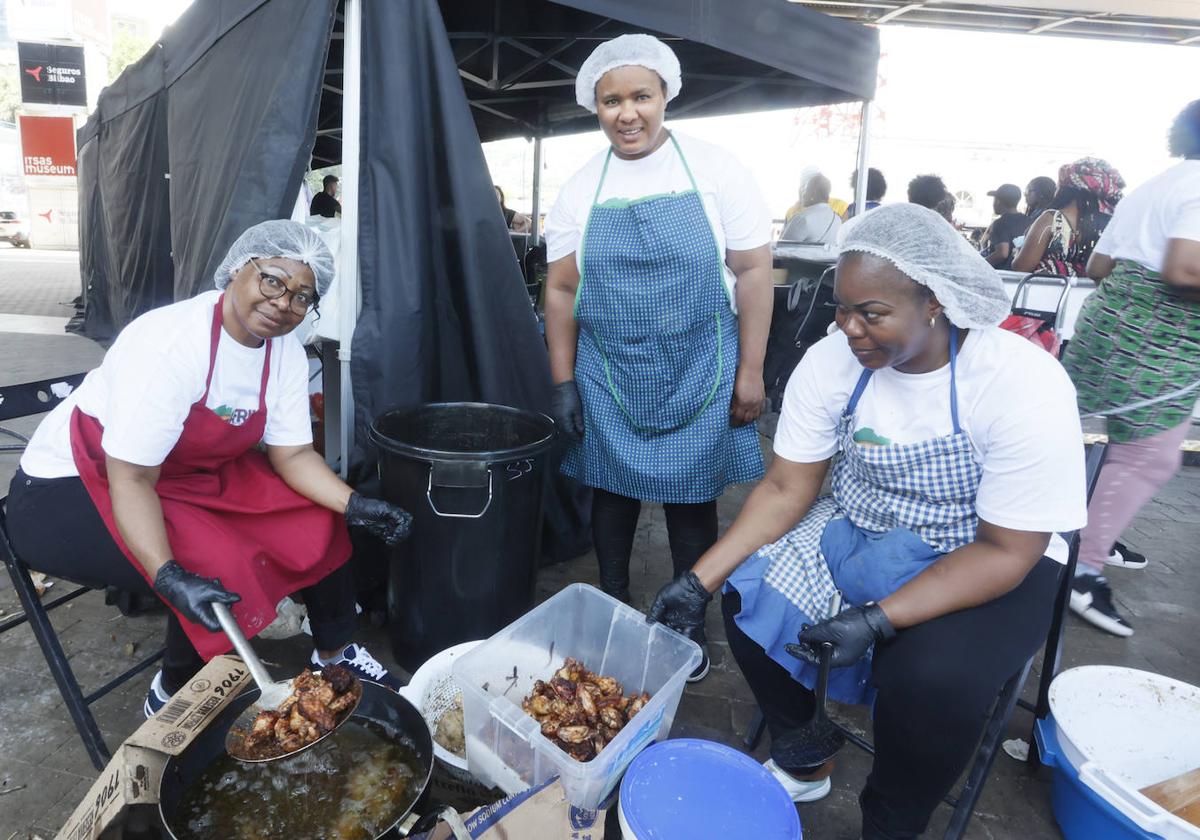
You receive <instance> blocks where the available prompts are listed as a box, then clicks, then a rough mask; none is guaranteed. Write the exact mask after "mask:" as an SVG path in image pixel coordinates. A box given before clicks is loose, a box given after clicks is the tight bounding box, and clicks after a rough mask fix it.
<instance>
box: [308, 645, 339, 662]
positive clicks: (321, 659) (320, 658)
mask: <svg viewBox="0 0 1200 840" xmlns="http://www.w3.org/2000/svg"><path fill="white" fill-rule="evenodd" d="M345 652H346V649H345V648H342V649H341V650H340V651H338V652H337V653H336V654H334V655H333V656H331V657H330V658H329V659H326V658H325V657H324V656H322V655H321V652H320V651H313V655H314V656H315V657H316V658H317V661H318V662H320V663H321V664H322V665H332V664H333V663H335V662H341V661H342V660H343V659H345V658H346V657H345V656H343V654H344V653H345Z"/></svg>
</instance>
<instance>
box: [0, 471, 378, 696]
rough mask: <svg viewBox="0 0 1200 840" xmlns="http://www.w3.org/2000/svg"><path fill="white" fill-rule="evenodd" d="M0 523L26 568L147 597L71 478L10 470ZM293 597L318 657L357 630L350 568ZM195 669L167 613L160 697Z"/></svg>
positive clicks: (194, 656) (195, 659)
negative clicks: (301, 610)
mask: <svg viewBox="0 0 1200 840" xmlns="http://www.w3.org/2000/svg"><path fill="white" fill-rule="evenodd" d="M6 517H7V519H8V536H9V540H10V541H11V542H12V546H13V550H14V551H16V553H17V556H18V557H20V558H21V559H22V560H23V561H24V562H25V563H26V564H27V565H28V566H29V567H30V568H32V569H36V570H37V571H39V572H43V573H44V574H48V575H52V576H54V577H58V578H63V579H65V580H69V581H72V582H74V583H79V584H82V585H84V586H91V587H94V588H96V589H103V588H104V587H107V586H115V587H116V588H118V589H123V590H126V591H128V592H138V593H152V592H153V590H152V589H151V587H150V585H149V584H148V583H146V580H145V578H143V577H142V576H141V574H140V573H139V572H138V571H137V570H136V569H135V568H134V567H133V564H132V563H131V562H130V561H129V558H127V557H126V556H125V555H124V553H122V551H121V549H120V548H118V547H117V544H116V542H115V541H114V540H113V538H112V535H111V534H109V532H108V528H107V527H106V526H105V524H104V520H103V519H101V518H100V514H99V513H98V512H97V510H96V506H95V505H94V504H92V499H91V497H90V496H89V495H88V492H87V489H86V488H85V487H84V486H83V481H82V480H81V479H79V478H78V477H72V478H33V477H31V476H27V475H26V474H25V473H24V472H23V471H21V470H20V469H18V470H17V473H16V475H14V476H13V479H12V483H11V484H10V485H9V489H8V503H7V506H6ZM301 595H302V596H303V598H304V604H305V606H306V607H307V608H308V616H309V624H310V625H311V626H312V632H313V643H314V644H315V646H316V648H317V649H318V650H335V649H338V648H341V647H342V646H343V645H345V644H346V643H348V642H349V641H350V639H351V637H352V636H353V635H354V632H355V630H357V629H358V616H357V614H356V611H355V608H354V601H355V593H354V574H353V572H352V571H351V569H350V564H348V563H347V564H344V565H342V566H341V567H339V568H338V569H337V570H335V571H333V572H331V573H330V574H329V575H327V576H326V577H325V578H323V579H322V580H321V581H319V582H318V583H315V584H313V585H312V586H310V587H308V588H306V589H303V590H301ZM203 665H204V660H203V659H201V658H200V654H198V653H197V652H196V649H195V648H194V647H192V643H191V641H190V640H189V639H188V637H187V634H186V633H184V631H183V625H181V624H180V623H179V619H178V618H176V617H175V613H173V612H170V613H168V614H167V633H166V652H165V653H164V654H163V688H164V690H166V691H167V692H169V693H171V694H174V693H175V692H176V691H178V690H179V689H180V688H182V687H183V685H184V684H186V683H187V682H188V680H190V679H191V678H192V675H193V674H195V673H196V672H197V671H199V670H200V668H201V667H202V666H203Z"/></svg>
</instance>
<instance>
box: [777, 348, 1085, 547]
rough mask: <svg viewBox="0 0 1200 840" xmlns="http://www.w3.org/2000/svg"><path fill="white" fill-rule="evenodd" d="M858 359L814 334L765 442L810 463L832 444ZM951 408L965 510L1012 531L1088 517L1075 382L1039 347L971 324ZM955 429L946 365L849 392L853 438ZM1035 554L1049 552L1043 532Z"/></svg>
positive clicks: (1052, 527) (1065, 525) (918, 436)
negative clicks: (973, 481) (968, 492)
mask: <svg viewBox="0 0 1200 840" xmlns="http://www.w3.org/2000/svg"><path fill="white" fill-rule="evenodd" d="M862 370H863V368H862V365H860V364H859V362H858V360H857V359H856V358H855V357H854V354H853V353H852V352H851V351H850V347H849V344H848V343H847V341H846V336H845V334H843V333H841V332H837V333H834V334H833V335H831V336H828V337H826V338H823V339H821V341H819V342H817V343H816V344H815V345H813V346H812V347H811V348H810V349H809V350H808V352H807V353H805V354H804V358H802V359H801V360H800V364H799V365H797V367H796V370H795V372H794V373H793V374H792V377H791V379H790V380H789V381H788V385H787V391H786V392H785V394H784V398H783V413H782V415H781V416H780V418H779V426H778V428H777V430H776V432H775V453H776V454H777V455H779V456H781V457H783V458H786V459H788V460H789V461H796V462H798V463H813V462H816V461H822V460H824V459H826V458H829V457H830V456H832V455H833V454H834V453H835V452H836V451H837V425H838V419H839V418H840V417H841V414H842V410H843V409H845V407H846V404H847V403H848V402H849V401H850V396H851V394H852V393H853V391H854V386H855V385H856V384H857V383H858V378H859V376H860V375H861V373H862ZM956 382H957V386H958V419H959V425H960V427H961V428H962V430H963V431H964V432H965V433H966V434H967V436H968V437H969V439H970V441H971V447H972V449H973V450H974V455H975V460H976V462H977V463H979V464H980V465H981V466H982V467H983V475H982V478H981V480H980V484H979V491H978V493H977V494H976V497H975V510H976V513H977V514H978V515H979V517H980V518H981V519H984V520H986V521H988V522H991V523H992V524H994V525H999V526H1000V527H1002V528H1012V529H1014V530H1018V531H1043V532H1045V531H1049V532H1052V533H1054V532H1060V531H1072V530H1075V529H1076V528H1081V527H1083V525H1084V524H1085V523H1086V522H1087V504H1086V493H1085V489H1084V464H1083V436H1082V431H1081V429H1080V425H1079V414H1078V411H1077V409H1076V406H1075V387H1074V386H1073V385H1072V384H1071V380H1070V378H1068V376H1067V373H1066V371H1065V370H1063V367H1062V365H1060V364H1059V363H1058V361H1057V360H1056V359H1055V358H1054V357H1053V356H1051V355H1050V354H1049V353H1047V352H1046V351H1045V350H1042V349H1041V348H1039V347H1037V346H1035V345H1034V344H1033V343H1031V342H1029V341H1026V340H1025V339H1023V338H1021V337H1019V336H1017V335H1015V334H1013V333H1010V332H1007V331H1005V330H1001V329H1000V328H999V327H991V328H988V329H976V330H971V332H970V333H968V335H967V338H966V341H964V342H963V347H962V349H961V350H960V351H959V354H958V364H957V375H956ZM953 429H954V425H953V421H952V419H951V415H950V366H949V365H948V364H947V365H945V366H944V367H941V368H939V369H938V370H935V371H931V372H929V373H918V374H906V373H901V372H899V371H897V370H895V369H893V368H884V369H882V370H877V371H875V373H874V374H873V375H872V376H871V379H870V381H869V382H868V383H867V387H866V389H865V390H864V391H863V395H862V397H861V398H860V399H859V401H858V408H857V410H856V415H855V439H856V440H858V441H859V442H872V443H877V444H886V443H917V442H920V441H923V440H928V439H930V438H935V437H942V436H945V435H948V434H951V432H952V431H953ZM1046 554H1047V555H1048V556H1050V557H1053V558H1054V559H1055V560H1057V561H1059V562H1060V563H1065V562H1066V559H1067V546H1066V543H1065V542H1063V540H1062V539H1061V538H1060V537H1058V536H1054V537H1052V538H1051V540H1050V546H1049V548H1047V550H1046Z"/></svg>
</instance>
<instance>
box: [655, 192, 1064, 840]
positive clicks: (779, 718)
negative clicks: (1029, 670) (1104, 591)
mask: <svg viewBox="0 0 1200 840" xmlns="http://www.w3.org/2000/svg"><path fill="white" fill-rule="evenodd" d="M840 239H841V254H840V256H839V257H838V262H837V272H836V277H835V279H834V296H835V298H836V301H837V305H838V306H837V323H838V326H839V327H840V331H839V332H836V333H834V334H833V335H830V336H828V337H826V338H824V339H822V340H821V341H819V342H817V343H816V344H815V345H813V346H812V347H811V348H810V349H809V351H808V352H807V353H806V354H805V355H804V357H803V358H802V359H801V360H800V364H799V366H798V367H797V368H796V370H795V372H794V373H793V374H792V377H791V379H790V380H789V381H788V385H787V392H786V395H785V396H784V401H783V412H782V413H781V415H780V417H779V425H778V428H777V430H776V434H775V442H774V446H775V459H774V460H773V461H772V462H771V467H770V470H769V472H768V473H767V476H766V478H765V479H763V481H761V482H760V483H759V484H758V486H757V487H755V488H754V491H753V492H752V493H751V494H750V496H749V497H748V498H747V499H746V503H745V505H744V506H743V507H742V510H741V512H740V513H739V514H738V516H737V519H736V520H735V521H734V523H733V524H732V525H731V526H730V528H729V530H728V531H726V532H725V534H724V535H723V536H722V537H721V539H720V540H719V541H718V542H717V543H716V545H714V546H713V547H712V548H711V549H709V550H708V551H707V552H705V553H704V556H702V557H701V558H700V560H699V561H698V562H697V563H696V564H695V565H694V566H693V567H692V569H691V570H689V571H687V572H686V573H684V574H682V575H680V576H679V577H677V578H676V579H675V580H674V581H672V582H671V583H669V584H667V585H666V586H665V587H663V588H662V590H660V592H659V595H658V597H657V598H656V599H655V601H654V604H653V606H652V607H651V609H650V612H649V613H648V615H649V617H650V618H651V619H653V620H656V621H662V622H664V623H665V624H667V625H669V626H670V627H672V628H674V629H675V630H680V631H685V632H686V631H687V630H688V629H689V628H690V627H692V626H695V625H696V624H697V623H701V624H702V623H703V621H704V607H705V605H706V604H707V603H708V602H709V600H710V599H711V598H712V594H711V593H715V592H716V591H717V590H722V591H723V593H724V594H723V597H722V601H721V611H722V613H724V617H725V632H726V636H727V638H728V640H729V648H730V650H731V651H732V653H733V656H734V659H736V661H737V664H738V667H739V668H740V669H741V671H742V674H743V675H744V676H745V678H746V681H747V682H748V683H749V685H750V688H751V690H752V691H753V692H754V697H755V699H756V700H757V701H758V705H759V708H760V709H761V710H762V712H763V716H764V718H765V719H766V722H767V727H768V729H769V730H770V733H771V738H772V744H771V756H772V758H771V760H770V761H768V762H767V764H766V766H767V769H768V770H770V772H771V773H772V775H773V776H774V777H775V778H776V779H777V780H778V781H779V782H780V784H782V785H783V787H784V790H786V791H787V792H788V794H789V795H790V796H791V797H792V799H793V801H796V802H811V801H813V800H815V799H820V798H821V797H823V796H825V795H827V794H828V793H829V792H830V788H831V784H830V780H829V774H830V772H831V770H832V766H831V764H830V763H828V762H827V763H826V764H824V765H821V766H819V767H813V766H811V764H810V763H808V762H806V760H805V759H807V758H808V757H809V756H810V755H811V752H808V753H807V754H806V752H805V751H804V749H803V747H804V746H805V744H806V741H807V739H806V733H805V732H804V728H803V727H804V725H805V724H806V723H807V722H808V721H809V719H810V718H811V716H812V714H813V709H814V704H815V699H814V695H813V691H812V686H813V684H814V677H815V674H816V670H817V668H816V666H815V664H814V660H815V659H816V658H817V651H818V650H820V649H821V647H822V645H823V644H825V643H828V645H829V649H830V653H831V656H830V662H831V664H832V666H833V670H832V672H831V674H830V678H829V695H830V697H832V698H833V699H835V700H838V701H840V702H846V703H864V704H872V703H873V709H872V711H871V717H872V720H873V723H874V734H875V755H874V759H873V762H874V763H873V765H872V767H871V773H870V775H868V776H867V780H866V786H865V788H864V789H863V792H862V795H861V796H860V797H859V803H860V805H861V808H862V831H861V833H860V834H859V835H858V836H859V837H862V838H864V840H902V839H903V840H908V839H909V838H915V837H917V836H919V835H920V834H921V832H923V831H924V830H925V828H926V826H927V824H928V822H929V817H930V814H931V813H932V812H933V810H934V809H935V808H936V807H937V806H938V804H939V803H940V802H941V801H942V797H943V796H944V795H945V794H946V792H947V791H948V790H949V789H950V787H951V785H952V784H953V783H954V781H955V780H956V779H957V778H958V776H959V774H960V772H961V771H962V769H963V767H964V765H966V763H967V761H968V760H969V759H970V757H971V754H972V752H973V751H974V750H975V746H976V744H977V742H978V740H979V735H980V731H981V730H982V728H983V723H984V718H985V716H986V715H987V711H988V709H990V708H991V707H992V704H994V703H995V701H996V695H997V693H998V692H999V691H1000V687H1001V686H1002V685H1003V684H1004V682H1005V681H1006V680H1007V679H1009V677H1011V676H1012V675H1013V674H1014V673H1015V672H1017V671H1018V670H1019V669H1020V668H1021V666H1022V665H1023V664H1024V663H1025V662H1027V661H1028V659H1029V657H1030V656H1032V655H1033V654H1034V652H1035V651H1036V650H1037V649H1038V647H1039V646H1040V645H1041V644H1042V642H1043V641H1044V640H1045V638H1046V631H1047V630H1048V628H1049V626H1050V619H1051V614H1052V612H1053V609H1052V603H1053V600H1054V593H1055V592H1056V591H1057V589H1058V582H1059V580H1060V579H1061V576H1062V573H1063V564H1064V563H1065V562H1066V560H1067V544H1066V542H1065V541H1064V540H1063V539H1062V537H1060V536H1058V532H1060V531H1067V530H1071V529H1073V528H1078V527H1081V526H1082V525H1083V524H1084V521H1085V516H1086V507H1085V493H1084V486H1083V485H1084V469H1083V442H1082V433H1081V431H1080V427H1079V416H1078V414H1077V413H1076V410H1075V394H1074V389H1073V388H1072V387H1071V381H1070V379H1068V378H1067V374H1066V372H1065V371H1064V370H1063V369H1062V365H1060V364H1059V363H1058V361H1057V360H1055V359H1054V357H1053V356H1051V355H1050V354H1049V353H1046V352H1045V351H1043V350H1041V349H1039V348H1037V347H1035V346H1034V345H1033V344H1032V343H1030V342H1028V341H1025V340H1024V339H1022V338H1020V337H1018V336H1017V335H1015V334H1014V333H1011V332H1006V331H1004V330H1002V329H1000V328H999V327H998V326H997V325H998V324H999V323H1000V322H1001V320H1002V319H1003V318H1004V317H1005V316H1006V315H1007V314H1008V311H1009V301H1008V295H1007V294H1006V293H1005V291H1004V286H1003V283H1002V282H1001V280H1000V276H999V275H998V274H997V273H996V272H995V271H993V270H992V269H991V268H990V267H989V266H988V264H987V263H986V262H984V261H983V259H982V258H981V257H980V256H979V252H978V251H976V250H975V249H973V248H972V247H971V246H970V244H969V243H968V242H967V241H966V240H965V239H964V238H963V237H962V236H961V235H959V233H958V232H957V231H955V230H954V229H953V228H951V227H950V226H949V225H947V224H946V222H945V221H944V220H943V219H942V218H941V217H940V216H938V215H937V214H936V213H934V212H932V211H930V210H927V209H925V208H924V207H918V206H916V205H913V204H903V203H901V204H891V205H888V206H886V207H881V208H880V209H878V210H875V211H873V212H870V213H866V214H864V215H863V216H862V217H861V218H858V219H854V220H852V221H850V222H848V223H847V224H846V226H845V227H844V228H843V229H842V235H841V237H840ZM1030 383H1036V387H1031V386H1030ZM827 476H829V483H828V485H826V477H827ZM825 486H828V487H829V488H830V491H829V493H830V495H825V496H822V495H820V494H821V491H822V488H823V487H825ZM837 591H840V592H841V593H842V595H843V598H844V601H845V603H844V605H843V609H842V610H841V611H840V612H839V613H838V614H837V615H835V616H831V615H830V612H829V610H830V600H831V596H833V595H834V593H835V592H837ZM797 634H798V638H797ZM796 642H798V644H796ZM797 747H799V748H800V749H797Z"/></svg>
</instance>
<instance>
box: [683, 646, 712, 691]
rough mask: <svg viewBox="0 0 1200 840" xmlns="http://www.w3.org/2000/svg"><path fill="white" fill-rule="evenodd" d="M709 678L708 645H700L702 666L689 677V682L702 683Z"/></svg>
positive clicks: (697, 667)
mask: <svg viewBox="0 0 1200 840" xmlns="http://www.w3.org/2000/svg"><path fill="white" fill-rule="evenodd" d="M707 676H708V643H707V642H701V643H700V664H699V665H697V666H696V670H694V671H692V673H691V674H689V675H688V678H687V681H688V682H690V683H695V682H700V680H702V679H704V678H705V677H707Z"/></svg>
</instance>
